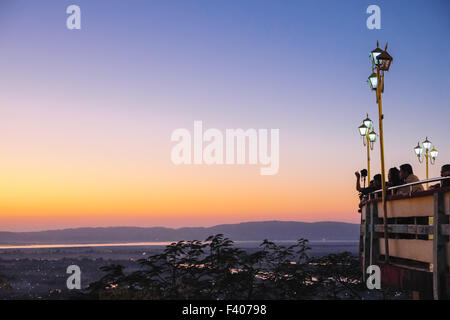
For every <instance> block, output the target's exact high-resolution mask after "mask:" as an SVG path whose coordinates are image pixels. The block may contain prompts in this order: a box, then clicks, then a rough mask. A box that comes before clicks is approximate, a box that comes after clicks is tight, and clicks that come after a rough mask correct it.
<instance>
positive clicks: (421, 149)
mask: <svg viewBox="0 0 450 320" xmlns="http://www.w3.org/2000/svg"><path fill="white" fill-rule="evenodd" d="M414 152H415V153H416V155H417V156H418V157H420V156H421V155H422V153H423V148H422V147H421V146H420V145H419V143H418V142H417V146H416V147H415V148H414Z"/></svg>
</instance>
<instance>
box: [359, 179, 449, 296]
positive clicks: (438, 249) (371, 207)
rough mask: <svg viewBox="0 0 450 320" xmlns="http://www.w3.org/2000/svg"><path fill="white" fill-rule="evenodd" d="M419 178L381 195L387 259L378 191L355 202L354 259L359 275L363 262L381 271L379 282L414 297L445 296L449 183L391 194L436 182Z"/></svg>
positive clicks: (436, 180) (446, 291)
mask: <svg viewBox="0 0 450 320" xmlns="http://www.w3.org/2000/svg"><path fill="white" fill-rule="evenodd" d="M446 179H450V177H447V178H436V179H429V180H423V181H419V182H415V183H410V184H406V185H401V186H397V187H392V188H388V189H387V190H388V192H387V194H388V195H387V197H386V208H387V234H388V249H389V251H388V252H389V262H388V263H386V262H385V260H386V244H385V222H384V213H383V202H382V198H381V192H379V191H376V192H373V193H371V194H369V195H368V197H367V198H366V199H363V201H362V202H361V233H360V257H361V264H362V268H363V274H364V275H365V276H366V274H365V270H366V269H367V267H368V266H369V265H378V266H379V267H380V269H381V283H382V284H385V285H389V286H392V287H396V288H399V289H402V290H408V291H412V292H413V296H414V297H415V298H420V299H436V300H438V299H448V298H449V297H450V272H449V267H450V242H449V235H450V227H449V217H450V187H442V188H436V189H430V190H427V191H421V192H416V193H411V192H410V193H409V194H408V195H396V194H393V193H395V191H394V190H396V189H398V188H400V187H402V188H403V187H405V186H409V187H411V188H410V189H412V186H413V185H416V184H425V183H432V182H440V181H443V180H446Z"/></svg>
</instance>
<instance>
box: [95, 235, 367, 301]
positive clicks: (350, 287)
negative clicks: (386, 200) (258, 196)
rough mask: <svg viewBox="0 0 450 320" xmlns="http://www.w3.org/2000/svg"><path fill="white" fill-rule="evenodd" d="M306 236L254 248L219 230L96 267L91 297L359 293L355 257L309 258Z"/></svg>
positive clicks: (270, 296) (301, 296)
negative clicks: (128, 265) (131, 267)
mask: <svg viewBox="0 0 450 320" xmlns="http://www.w3.org/2000/svg"><path fill="white" fill-rule="evenodd" d="M309 250H310V248H309V247H308V240H306V239H299V240H298V241H297V242H296V243H295V244H293V245H290V246H282V245H277V244H275V243H274V242H271V241H268V240H264V241H263V242H262V243H261V245H260V248H259V249H258V250H257V251H255V252H247V251H245V250H243V249H239V248H236V247H234V243H233V241H232V240H231V239H228V238H226V237H225V236H224V235H223V234H217V235H212V236H209V237H208V238H206V239H205V241H199V240H192V241H178V242H174V243H171V244H170V245H168V246H167V247H166V248H165V249H164V250H163V251H162V252H161V253H158V254H154V255H151V256H149V257H148V258H146V259H140V260H138V263H139V265H140V269H139V270H138V271H134V272H131V273H129V274H125V273H124V267H123V266H120V265H110V266H105V267H102V268H101V270H102V271H104V272H105V273H106V274H105V275H104V276H103V277H102V278H101V279H100V280H98V281H96V282H93V283H91V284H90V285H89V288H88V290H87V293H86V294H87V296H88V297H89V298H91V299H156V300H157V299H176V300H178V299H220V300H228V299H246V300H251V299H314V298H317V297H332V298H334V299H338V298H339V297H344V298H345V297H351V298H360V296H359V295H358V289H359V288H360V286H361V283H360V278H361V273H360V267H359V262H358V260H357V259H356V258H355V257H353V256H352V255H351V254H350V253H343V254H339V255H328V256H325V257H320V258H310V257H309V255H308V251H309Z"/></svg>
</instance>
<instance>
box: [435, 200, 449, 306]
mask: <svg viewBox="0 0 450 320" xmlns="http://www.w3.org/2000/svg"><path fill="white" fill-rule="evenodd" d="M444 219H446V216H445V207H444V193H443V192H436V193H435V194H434V219H433V220H434V225H433V236H434V237H433V238H434V239H433V296H434V299H435V300H441V299H446V298H447V281H446V280H447V279H446V265H447V257H446V254H447V253H446V251H447V250H446V243H445V237H444V235H443V234H442V233H441V225H442V224H444V223H445V221H444Z"/></svg>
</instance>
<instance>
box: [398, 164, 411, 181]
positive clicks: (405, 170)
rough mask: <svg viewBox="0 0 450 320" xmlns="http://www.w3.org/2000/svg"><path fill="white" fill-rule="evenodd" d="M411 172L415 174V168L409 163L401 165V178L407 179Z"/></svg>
mask: <svg viewBox="0 0 450 320" xmlns="http://www.w3.org/2000/svg"><path fill="white" fill-rule="evenodd" d="M410 174H413V169H412V167H411V165H410V164H409V163H405V164H402V165H401V166H400V179H406V178H407V177H408V176H409V175H410Z"/></svg>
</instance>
